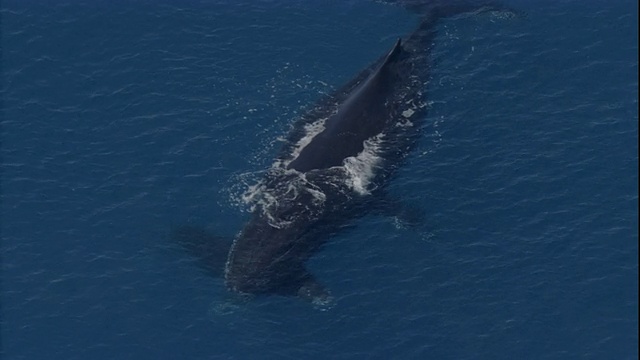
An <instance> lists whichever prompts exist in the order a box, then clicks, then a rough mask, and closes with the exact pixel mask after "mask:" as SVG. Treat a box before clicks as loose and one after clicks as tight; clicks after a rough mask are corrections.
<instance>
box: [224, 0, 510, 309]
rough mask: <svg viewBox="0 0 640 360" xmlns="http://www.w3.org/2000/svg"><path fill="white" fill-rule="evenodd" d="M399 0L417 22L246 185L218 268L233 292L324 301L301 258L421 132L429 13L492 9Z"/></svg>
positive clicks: (352, 212) (364, 199)
mask: <svg viewBox="0 0 640 360" xmlns="http://www.w3.org/2000/svg"><path fill="white" fill-rule="evenodd" d="M398 2H399V3H402V4H403V5H405V6H407V7H408V8H410V9H412V10H414V11H416V12H418V13H419V14H420V15H421V22H420V25H419V26H418V28H417V29H416V30H415V31H414V32H413V33H411V34H410V35H409V36H408V37H406V38H405V39H403V40H402V39H399V40H397V41H396V43H395V44H394V45H393V47H392V48H391V49H390V50H389V51H388V53H387V54H385V55H383V56H382V57H381V58H380V59H379V60H378V61H376V62H375V63H374V64H372V65H371V66H370V67H369V68H367V69H365V70H363V71H362V72H361V73H360V74H359V75H357V76H356V77H355V78H354V79H353V80H351V81H350V82H349V83H347V84H346V85H345V86H344V87H343V88H341V89H340V90H339V91H337V92H336V93H335V94H333V95H332V96H330V97H328V98H327V99H325V100H323V101H321V102H320V103H319V104H318V105H317V106H316V107H314V108H313V109H312V110H310V111H309V112H308V113H307V114H306V115H305V116H303V117H302V118H301V119H300V120H298V121H297V123H296V124H295V125H294V128H293V130H292V131H291V133H290V134H289V136H288V138H287V140H286V143H285V145H284V147H283V149H282V151H281V153H280V155H279V156H278V158H277V159H276V162H275V163H274V165H273V166H272V168H271V169H269V171H268V172H267V175H266V176H265V177H264V178H263V179H262V180H261V181H260V183H259V184H258V185H256V186H255V187H254V188H253V193H252V199H253V201H254V210H253V212H252V215H251V218H250V220H249V221H248V222H247V224H246V225H245V227H244V228H243V230H242V231H241V232H240V233H239V234H238V235H237V236H236V238H235V240H234V241H233V244H232V245H231V248H230V250H229V253H228V258H227V262H226V266H225V282H226V285H227V287H228V288H229V289H230V290H231V291H234V292H237V293H241V294H280V295H292V296H300V297H303V298H306V299H308V300H310V301H312V302H315V303H320V304H322V303H326V302H328V301H329V299H330V296H329V292H328V291H327V290H326V289H325V288H324V286H322V285H320V284H319V282H318V281H317V280H316V279H315V277H314V276H313V275H312V274H311V273H310V272H309V271H307V269H306V268H305V262H306V261H307V260H308V259H309V257H311V256H312V255H313V254H314V253H315V252H316V251H318V249H320V248H321V247H322V245H323V244H324V243H325V242H326V241H327V239H328V237H329V236H330V234H332V233H334V232H335V231H337V230H338V229H339V228H340V227H341V226H344V225H345V224H346V223H348V222H349V221H350V220H352V219H353V218H354V217H356V216H361V215H362V214H365V213H366V210H367V209H370V208H371V204H372V202H375V201H376V199H378V198H380V194H382V193H383V191H384V187H385V185H386V184H387V182H388V180H389V177H390V175H392V174H393V172H394V170H395V169H396V168H397V167H398V166H399V165H400V164H401V163H402V160H403V158H404V157H405V156H406V155H407V154H408V153H409V152H410V150H411V149H412V148H413V147H414V145H415V143H416V141H417V139H418V138H419V135H420V128H421V126H422V123H421V122H422V121H423V120H424V119H425V115H426V110H427V107H426V106H425V105H426V98H425V95H426V94H425V88H426V83H427V81H428V77H429V63H428V60H429V54H430V47H431V46H432V43H433V40H434V37H435V26H436V23H437V21H438V20H439V19H441V18H443V17H447V16H451V15H455V14H458V13H462V12H468V11H476V10H478V9H488V10H495V9H498V8H497V7H495V5H491V6H490V7H487V2H486V1H485V2H483V3H482V4H480V5H479V4H478V2H469V1H465V2H461V1H456V2H451V1H424V0H422V1H418V0H416V1H398Z"/></svg>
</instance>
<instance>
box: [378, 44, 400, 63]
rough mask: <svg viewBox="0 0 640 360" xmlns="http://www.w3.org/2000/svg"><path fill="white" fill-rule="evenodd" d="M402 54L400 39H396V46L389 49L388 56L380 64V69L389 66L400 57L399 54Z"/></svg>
mask: <svg viewBox="0 0 640 360" xmlns="http://www.w3.org/2000/svg"><path fill="white" fill-rule="evenodd" d="M401 52H402V39H400V38H398V41H396V44H395V45H394V46H393V49H391V51H389V54H388V55H387V57H386V58H385V59H384V62H383V63H382V65H380V67H381V68H382V67H384V66H386V65H388V64H391V63H392V62H394V61H396V60H397V59H398V57H399V56H400V53H401Z"/></svg>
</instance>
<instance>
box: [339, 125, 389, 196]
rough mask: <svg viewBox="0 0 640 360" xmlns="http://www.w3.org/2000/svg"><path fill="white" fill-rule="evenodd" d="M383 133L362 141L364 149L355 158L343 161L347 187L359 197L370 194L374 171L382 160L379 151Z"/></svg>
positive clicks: (351, 157)
mask: <svg viewBox="0 0 640 360" xmlns="http://www.w3.org/2000/svg"><path fill="white" fill-rule="evenodd" d="M383 138H384V133H380V134H378V135H376V136H374V137H372V138H369V139H367V140H365V141H364V144H363V145H364V149H363V150H362V151H361V152H360V153H359V154H358V155H357V156H350V157H348V158H346V159H345V160H344V163H343V166H344V168H345V170H346V173H347V175H348V178H347V185H348V186H349V187H350V188H351V189H353V191H355V192H357V193H358V194H360V195H368V194H370V193H371V190H373V189H370V188H369V185H370V184H371V181H372V180H373V178H374V176H375V170H376V168H377V166H378V164H379V163H380V161H381V160H382V158H381V157H380V156H379V154H378V153H379V150H380V147H381V145H382V142H383Z"/></svg>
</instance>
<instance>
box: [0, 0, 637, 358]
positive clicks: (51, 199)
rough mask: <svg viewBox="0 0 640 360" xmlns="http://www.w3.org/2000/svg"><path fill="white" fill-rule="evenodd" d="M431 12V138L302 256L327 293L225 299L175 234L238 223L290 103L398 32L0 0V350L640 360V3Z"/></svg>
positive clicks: (250, 16)
mask: <svg viewBox="0 0 640 360" xmlns="http://www.w3.org/2000/svg"><path fill="white" fill-rule="evenodd" d="M510 5H511V6H513V7H514V8H517V9H519V10H521V11H522V12H523V16H521V17H519V18H516V19H506V20H505V19H498V18H496V17H492V16H488V15H477V16H462V17H458V18H455V19H447V20H444V21H442V22H441V23H440V24H439V26H438V32H439V36H438V37H437V40H436V42H435V43H434V50H433V54H432V55H433V59H432V64H433V69H432V73H431V74H432V78H431V81H430V82H429V84H428V86H427V88H426V89H425V90H426V91H428V93H429V99H430V111H429V114H428V118H427V120H426V123H427V125H426V126H425V128H424V134H423V138H422V139H421V141H420V143H419V145H418V146H417V149H416V150H415V151H414V152H413V153H412V154H411V156H409V158H408V161H407V163H406V164H405V166H404V167H402V169H401V170H400V171H399V172H398V173H397V175H396V176H395V178H394V179H393V181H392V183H391V184H390V186H389V192H390V193H391V194H392V195H393V196H395V197H397V198H398V199H401V200H403V201H406V202H408V203H410V204H411V205H412V207H413V208H415V209H416V211H418V212H419V213H420V216H421V218H422V219H423V220H422V221H421V222H420V223H418V224H415V225H413V226H400V225H398V224H397V221H395V219H394V218H386V217H382V216H367V217H363V218H360V219H358V220H354V223H353V225H354V226H353V228H352V229H350V230H349V231H345V232H343V233H340V234H337V235H336V236H335V237H334V239H333V240H332V241H331V242H330V243H329V244H328V245H327V247H326V248H325V249H324V250H323V251H321V252H320V253H318V254H317V255H316V256H315V257H314V258H313V259H312V260H311V261H310V263H309V267H310V269H311V270H312V271H313V273H315V274H316V276H317V277H318V278H319V279H320V280H321V281H322V282H323V283H324V284H325V285H326V286H327V287H329V288H330V289H331V291H332V292H333V295H334V296H335V297H336V304H335V305H334V306H333V308H331V309H329V310H327V311H320V310H318V309H315V308H313V307H311V306H309V305H308V304H306V303H304V302H302V301H300V300H298V299H292V298H282V297H275V296H272V297H262V298H258V299H254V300H253V301H251V302H249V303H246V304H238V303H237V302H234V301H230V299H229V297H230V295H229V294H228V293H227V291H226V290H225V287H224V284H223V282H222V280H221V279H219V278H215V277H212V276H209V275H208V274H207V273H205V272H203V271H202V270H201V269H200V268H199V267H198V266H197V264H196V262H195V260H194V259H193V258H192V257H191V256H190V255H189V254H188V253H186V252H184V251H181V250H180V249H178V248H176V247H175V244H173V243H172V241H171V238H170V236H169V234H170V231H171V229H172V228H173V227H176V226H181V225H185V224H190V225H194V226H200V227H203V228H206V229H207V231H210V232H211V233H215V234H220V235H222V236H233V235H234V234H235V233H236V232H237V231H239V229H241V227H242V225H243V223H244V221H245V220H246V219H247V216H248V213H247V209H246V206H245V205H244V204H243V203H242V202H241V201H240V200H241V199H240V195H241V194H242V191H243V190H244V189H245V188H246V186H247V185H249V184H250V183H251V181H253V180H254V179H255V178H257V177H259V175H260V174H261V171H262V170H264V169H265V168H267V167H268V166H269V165H270V164H271V163H272V161H273V157H274V155H275V153H276V152H277V150H278V148H279V146H280V145H281V142H280V141H279V140H278V139H279V138H280V137H281V136H282V135H283V134H285V133H286V131H287V129H288V128H289V126H290V124H291V123H292V122H293V121H295V119H296V117H297V116H299V115H300V114H302V113H304V109H305V107H306V106H308V105H309V104H312V103H313V102H314V101H315V100H316V99H318V98H319V97H320V96H321V95H322V94H324V93H328V92H331V91H332V90H334V89H336V88H337V87H339V86H340V85H341V84H343V83H344V82H346V81H348V80H349V79H350V78H351V77H352V76H354V75H355V74H357V72H358V71H359V70H361V69H362V68H364V67H365V66H367V65H368V64H369V63H370V62H371V61H373V60H375V59H376V58H377V57H379V56H380V55H381V54H383V53H384V52H386V51H388V49H389V48H390V47H391V46H392V44H393V42H394V41H395V39H396V38H397V37H399V36H403V35H405V34H407V33H408V32H410V31H411V29H412V28H413V27H414V26H415V25H416V23H417V18H416V17H415V15H412V14H410V13H408V12H406V11H405V10H404V9H402V8H399V7H396V6H391V5H386V4H381V3H375V2H372V1H366V0H349V1H317V2H307V1H302V0H298V1H288V0H273V1H266V0H265V1H257V0H256V1H249V0H244V1H238V2H236V1H233V2H231V1H229V2H227V1H196V0H189V1H178V0H162V1H124V0H119V1H106V0H103V1H99V0H91V1H89V0H86V1H81V0H76V1H70V2H64V1H61V2H50V1H44V0H28V1H18V0H9V1H3V2H2V10H1V13H0V15H1V16H2V19H1V21H2V67H3V69H2V73H3V78H2V90H3V104H2V110H3V111H2V244H1V245H2V247H1V252H0V256H1V261H2V273H1V276H2V277H1V289H2V295H1V296H2V297H1V311H2V317H1V325H2V333H1V335H2V339H1V340H2V343H1V344H2V348H1V354H2V358H3V359H45V358H46V359H327V358H335V359H389V358H393V359H574V358H580V359H637V357H638V320H637V317H638V260H637V257H638V222H637V217H638V186H637V183H638V143H637V141H638V110H637V107H638V57H637V52H638V35H637V34H638V33H637V29H638V17H637V11H638V6H637V2H635V1H631V0H615V1H609V2H604V1H596V0H590V1H577V0H576V1H547V0H544V1H524V0H518V1H515V0H514V1H511V2H510Z"/></svg>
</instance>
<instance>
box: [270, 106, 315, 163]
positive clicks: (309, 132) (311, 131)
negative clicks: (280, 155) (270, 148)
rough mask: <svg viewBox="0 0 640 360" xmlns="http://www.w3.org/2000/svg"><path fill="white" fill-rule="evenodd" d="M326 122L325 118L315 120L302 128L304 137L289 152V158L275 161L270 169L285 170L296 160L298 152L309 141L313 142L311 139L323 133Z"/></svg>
mask: <svg viewBox="0 0 640 360" xmlns="http://www.w3.org/2000/svg"><path fill="white" fill-rule="evenodd" d="M326 121H327V118H323V119H320V120H316V121H314V122H312V123H311V124H307V125H305V126H304V131H305V135H304V136H303V137H302V138H301V139H300V140H298V142H297V143H296V145H295V146H294V148H293V150H292V151H291V155H290V156H289V158H288V159H284V160H283V159H276V161H275V162H274V163H273V165H272V167H273V168H286V167H287V166H288V165H289V163H290V162H292V161H293V160H294V159H296V158H297V157H298V156H299V155H300V152H302V149H304V148H305V146H307V145H309V143H311V140H313V138H314V137H315V136H316V135H318V134H320V133H321V132H323V131H324V129H325V127H324V124H325V122H326Z"/></svg>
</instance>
